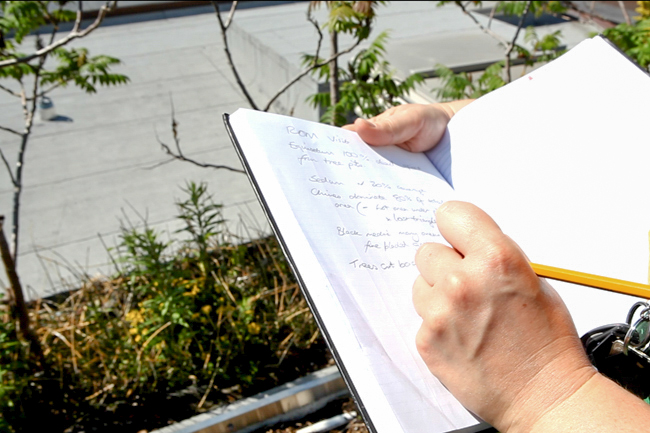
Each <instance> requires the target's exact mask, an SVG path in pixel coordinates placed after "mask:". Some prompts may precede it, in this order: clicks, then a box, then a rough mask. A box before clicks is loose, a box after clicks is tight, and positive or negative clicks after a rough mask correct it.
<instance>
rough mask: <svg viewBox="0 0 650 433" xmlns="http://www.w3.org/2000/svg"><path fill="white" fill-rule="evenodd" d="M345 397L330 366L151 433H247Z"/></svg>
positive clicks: (304, 413)
mask: <svg viewBox="0 0 650 433" xmlns="http://www.w3.org/2000/svg"><path fill="white" fill-rule="evenodd" d="M346 395H348V389H347V387H346V386H345V383H344V382H343V378H342V377H341V375H340V374H339V371H338V369H337V368H336V366H331V367H327V368H324V369H322V370H319V371H317V372H314V373H312V374H309V375H307V376H305V377H302V378H300V379H297V380H294V381H293V382H289V383H286V384H284V385H281V386H278V387H276V388H273V389H271V390H269V391H266V392H262V393H259V394H257V395H254V396H252V397H249V398H246V399H243V400H240V401H237V402H235V403H233V404H230V405H228V406H225V407H220V408H217V409H214V410H211V411H209V412H206V413H203V414H200V415H197V416H194V417H192V418H189V419H186V420H184V421H181V422H179V423H176V424H173V425H170V426H168V427H163V428H161V429H159V430H154V431H153V432H152V433H195V432H197V433H230V432H239V433H246V432H251V431H253V430H257V429H260V428H263V427H265V426H268V425H272V424H276V423H279V422H284V421H290V420H294V419H299V418H302V417H304V416H305V415H307V414H309V413H311V412H314V411H316V410H318V409H321V408H322V407H324V406H325V405H326V404H327V403H329V402H330V401H332V400H335V399H337V398H340V397H344V396H346Z"/></svg>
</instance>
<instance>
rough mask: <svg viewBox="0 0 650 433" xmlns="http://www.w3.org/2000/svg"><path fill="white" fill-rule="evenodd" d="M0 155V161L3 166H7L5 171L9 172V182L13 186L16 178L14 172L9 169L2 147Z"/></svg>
mask: <svg viewBox="0 0 650 433" xmlns="http://www.w3.org/2000/svg"><path fill="white" fill-rule="evenodd" d="M0 157H2V162H4V163H5V167H7V173H9V177H10V178H11V183H12V184H13V186H16V178H15V177H14V172H13V171H12V170H11V166H10V165H9V161H7V158H5V154H4V152H2V149H0Z"/></svg>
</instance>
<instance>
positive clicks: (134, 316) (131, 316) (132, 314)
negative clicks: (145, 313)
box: [125, 310, 144, 325]
mask: <svg viewBox="0 0 650 433" xmlns="http://www.w3.org/2000/svg"><path fill="white" fill-rule="evenodd" d="M125 318H126V320H127V322H131V324H132V325H137V324H138V323H140V322H144V317H142V313H141V312H140V311H138V310H131V311H129V312H128V313H126V317H125Z"/></svg>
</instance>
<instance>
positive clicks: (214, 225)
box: [0, 183, 328, 431]
mask: <svg viewBox="0 0 650 433" xmlns="http://www.w3.org/2000/svg"><path fill="white" fill-rule="evenodd" d="M184 191H185V198H184V199H183V200H179V201H178V202H177V209H178V219H179V221H180V222H181V224H182V227H181V228H180V230H178V231H177V232H176V234H177V235H178V237H177V238H175V239H174V238H172V239H170V238H169V235H167V234H164V233H160V232H158V231H156V230H154V229H153V228H151V227H150V226H149V225H148V224H147V223H146V221H143V222H141V223H138V224H130V223H129V224H124V226H123V227H122V232H121V236H120V242H119V245H118V246H117V248H116V249H115V250H114V253H113V254H114V255H115V256H116V257H114V261H115V264H116V267H117V268H118V269H119V272H118V273H117V275H115V276H114V277H112V278H94V279H89V280H87V281H84V282H83V284H82V285H81V287H80V288H79V289H78V290H75V291H73V292H71V293H70V294H67V295H61V296H59V297H58V298H56V299H51V300H47V301H44V302H42V303H40V304H34V305H32V306H31V309H30V315H31V316H32V319H33V321H34V322H35V323H36V324H37V325H38V326H37V327H36V331H37V334H38V336H39V339H40V341H41V343H42V345H43V348H44V353H45V356H46V358H47V361H48V363H49V364H50V366H51V367H50V373H49V374H47V375H43V374H41V375H40V376H37V375H35V374H34V372H33V371H31V370H30V369H25V368H23V367H21V366H25V365H27V364H25V363H23V360H24V359H26V356H27V354H26V352H27V350H26V348H25V346H24V344H23V343H18V342H19V340H18V339H17V338H16V324H15V322H14V320H12V319H11V318H10V316H9V315H5V316H0V318H1V319H2V323H1V325H2V326H3V327H2V328H0V358H1V359H0V362H1V364H0V365H2V366H3V367H2V368H3V371H2V372H1V373H0V378H1V379H2V388H0V390H1V392H0V408H1V410H2V417H3V418H2V419H3V420H4V421H3V422H6V423H7V424H8V425H9V426H10V427H11V428H14V429H15V430H16V431H21V430H22V431H30V430H33V429H34V428H36V426H35V425H34V422H35V421H34V420H38V422H43V420H45V421H46V422H47V425H48V426H50V428H51V429H52V430H57V431H63V430H65V429H70V428H72V427H71V426H75V427H74V428H75V429H76V430H74V431H81V430H84V429H86V431H87V430H92V428H94V427H96V425H102V426H104V427H102V428H106V427H105V426H112V427H113V428H114V429H119V428H120V427H121V426H122V427H123V423H124V422H125V420H129V422H131V424H130V426H131V427H133V429H134V430H139V429H142V428H146V429H151V428H152V427H155V426H157V425H158V426H160V425H165V424H167V423H168V421H169V419H168V418H161V419H158V420H157V421H156V422H157V423H158V424H156V422H153V423H152V421H151V420H147V419H145V417H143V416H142V415H138V412H134V411H137V410H138V408H140V407H142V406H144V405H149V406H153V407H155V408H156V409H155V412H156V413H158V414H162V415H160V416H164V414H165V413H166V412H175V411H174V410H173V409H174V408H173V407H172V406H174V405H178V404H179V403H178V401H182V403H181V404H182V406H183V407H186V408H187V411H186V412H185V413H183V414H182V418H186V417H189V416H191V415H193V414H194V413H196V411H200V410H204V409H206V408H208V407H210V405H212V404H213V403H219V402H228V401H231V400H232V399H235V398H240V397H241V396H243V395H248V394H252V393H255V392H259V391H262V390H265V389H269V388H272V387H273V386H276V385H277V384H279V383H283V382H285V381H287V380H292V379H294V378H296V377H298V376H299V375H302V374H304V373H305V372H306V370H308V369H316V368H318V367H322V366H323V365H324V363H326V362H327V359H328V357H327V355H326V353H327V352H326V348H325V346H324V344H323V341H322V339H320V338H319V336H320V334H319V332H318V328H317V326H316V324H315V322H314V320H313V317H312V316H311V313H310V312H309V308H308V307H307V304H306V301H305V299H304V298H303V297H302V295H301V293H300V289H299V287H298V285H297V283H296V281H295V279H294V277H293V275H292V274H291V272H290V270H289V266H288V264H287V263H286V261H285V260H284V256H283V255H282V251H281V249H280V247H279V245H278V243H277V242H276V241H275V239H274V238H263V239H260V240H256V241H251V242H245V243H242V242H240V241H239V239H237V238H236V237H234V236H233V235H232V234H230V232H229V231H228V230H227V228H226V226H225V221H224V218H223V215H222V214H221V206H220V205H219V204H216V203H215V202H214V201H213V199H212V197H211V196H210V195H209V193H208V191H207V187H206V186H205V185H204V184H194V183H190V184H188V185H187V186H186V188H185V190H184ZM307 353H312V355H311V356H309V357H307V355H306V354H307ZM314 354H316V355H314ZM310 365H311V366H310ZM168 406H169V409H165V408H167V407H168ZM134 419H137V423H136V424H133V423H134V422H136V421H134ZM177 420H178V419H177ZM147 422H149V423H147Z"/></svg>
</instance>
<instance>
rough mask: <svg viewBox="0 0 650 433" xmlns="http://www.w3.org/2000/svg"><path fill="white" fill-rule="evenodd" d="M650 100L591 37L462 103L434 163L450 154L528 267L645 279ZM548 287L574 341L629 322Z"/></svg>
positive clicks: (470, 194)
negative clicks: (564, 310) (571, 324)
mask: <svg viewBox="0 0 650 433" xmlns="http://www.w3.org/2000/svg"><path fill="white" fill-rule="evenodd" d="M648 101H650V78H649V77H648V76H647V75H646V74H644V73H643V72H642V71H641V70H640V69H639V68H638V67H636V66H635V65H633V64H632V63H631V62H629V61H628V60H627V59H626V58H625V57H624V56H623V55H622V54H620V53H619V52H618V51H617V50H616V49H614V48H613V47H611V46H610V45H609V44H608V43H607V42H606V41H604V40H602V39H600V38H595V39H592V40H587V41H584V42H582V43H581V44H580V45H578V46H577V47H576V48H574V49H573V50H571V51H570V52H569V53H567V54H565V55H563V56H562V57H560V58H559V59H558V60H556V61H554V62H552V63H550V64H548V65H546V66H544V67H542V68H540V69H538V70H536V71H533V72H532V73H530V74H528V75H526V76H524V77H522V78H520V79H519V80H517V81H516V82H514V83H512V84H510V85H508V86H506V87H504V88H502V89H499V90H497V91H495V92H493V93H490V94H488V95H486V96H484V97H483V98H481V99H479V100H477V101H476V102H473V103H472V104H470V105H469V106H467V107H466V108H463V110H461V111H460V112H459V114H458V115H457V116H456V117H454V119H453V120H452V122H451V123H450V125H449V136H448V139H449V140H450V143H451V145H450V146H451V147H450V149H451V152H450V153H449V151H448V150H447V152H448V153H447V155H438V156H436V158H437V160H440V161H442V160H444V158H445V157H448V158H450V169H451V170H450V172H449V176H451V182H452V183H453V186H454V188H455V190H456V192H457V193H459V194H460V196H461V197H464V198H465V199H468V200H469V201H472V202H474V203H475V204H477V205H479V206H480V207H482V208H483V209H484V210H486V211H487V212H488V213H489V214H490V215H491V216H492V217H493V218H494V219H495V220H496V222H497V223H498V224H499V225H500V227H501V228H502V229H503V230H504V232H506V233H507V234H509V235H510V236H511V237H512V238H513V239H514V240H515V241H516V242H518V243H519V244H520V245H521V246H522V248H523V249H524V251H525V252H526V254H527V255H528V256H529V258H530V259H531V261H533V262H536V263H541V264H545V265H550V266H557V267H561V268H566V269H572V270H577V271H582V272H588V273H593V274H597V275H604V276H609V277H613V278H619V279H625V280H630V281H636V282H641V283H645V282H647V278H648V275H647V273H648V231H649V230H650V135H649V134H648V125H649V122H650V102H648ZM495 113H498V115H496V116H495ZM447 144H449V143H447ZM441 150H444V146H441ZM441 171H442V172H444V171H445V170H443V169H441ZM551 284H552V285H553V286H554V287H556V288H558V290H559V291H560V293H561V295H562V297H563V299H564V300H565V302H566V303H567V305H568V307H569V309H570V311H571V313H572V316H573V318H574V321H575V323H576V326H577V328H578V332H579V333H581V334H582V333H584V332H586V331H588V330H590V329H592V328H594V327H596V326H599V325H603V324H606V323H615V322H622V321H625V316H626V313H627V310H628V309H629V308H630V307H631V305H632V303H633V302H634V301H635V299H634V298H631V297H628V296H624V295H616V294H612V293H609V292H604V291H600V290H596V289H590V288H585V287H580V286H575V285H570V284H566V283H557V282H554V281H551Z"/></svg>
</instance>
